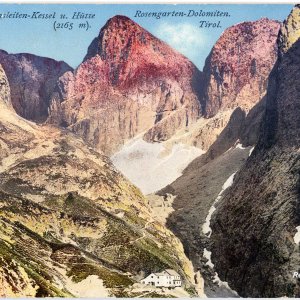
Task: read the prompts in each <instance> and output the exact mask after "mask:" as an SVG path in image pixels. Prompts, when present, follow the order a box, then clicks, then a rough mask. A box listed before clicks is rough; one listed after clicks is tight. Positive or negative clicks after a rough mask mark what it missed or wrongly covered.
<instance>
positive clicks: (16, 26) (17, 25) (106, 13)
mask: <svg viewBox="0 0 300 300" xmlns="http://www.w3.org/2000/svg"><path fill="white" fill-rule="evenodd" d="M291 9H292V5H291V4H289V5H281V4H280V5H279V4H278V5H275V4H273V5H271V4H264V5H258V4H252V5H239V4H232V5H228V4H219V5H212V4H207V5H204V4H199V5H195V4H191V5H170V4H165V5H162V4H153V5H149V4H144V5H136V4H124V5H120V4H119V5H117V4H102V5H96V4H91V5H88V4H83V5H78V4H77V5H72V4H61V5H57V4H51V5H50V4H34V5H33V4H21V5H20V4H0V14H3V13H6V12H11V13H13V12H20V13H29V14H31V13H32V12H36V11H39V12H42V13H52V12H54V11H56V12H57V14H61V13H66V14H68V16H69V19H68V21H72V20H70V18H71V17H72V15H73V12H77V11H80V12H84V13H95V14H96V18H95V19H93V20H89V22H90V25H91V29H90V30H88V31H85V30H83V29H79V28H78V23H79V22H78V21H76V22H74V23H75V24H74V25H75V27H74V29H73V30H71V31H69V30H61V31H59V30H57V31H54V30H53V21H54V20H51V21H49V20H47V21H46V20H31V19H30V20H28V19H18V20H16V19H0V26H1V27H0V28H1V30H0V49H3V50H6V51H8V52H10V53H20V52H27V53H33V54H36V55H41V56H47V57H51V58H54V59H57V60H64V61H66V62H67V63H69V64H70V65H71V66H72V67H76V66H77V65H78V64H79V63H80V62H81V61H82V59H83V57H84V56H85V54H86V51H87V47H88V46H89V44H90V43H91V41H92V40H93V38H94V37H95V36H97V35H98V33H99V31H100V29H101V27H102V26H103V25H104V24H105V23H106V21H107V20H108V19H109V18H111V17H112V16H114V15H117V14H118V15H126V16H128V17H129V18H131V19H133V20H134V21H136V22H137V23H139V24H140V25H141V26H142V27H144V28H146V29H147V30H148V31H150V32H151V33H152V34H154V35H156V36H157V37H159V38H161V39H162V40H164V41H166V42H167V43H169V44H170V45H171V46H172V47H174V48H176V49H177V50H178V51H180V52H183V54H185V55H186V56H187V57H188V58H189V59H190V60H192V61H193V62H194V63H195V64H196V65H197V66H198V67H199V68H200V69H201V70H202V68H203V64H204V62H205V59H206V57H207V55H208V54H209V52H210V50H211V48H212V46H213V45H214V43H215V42H216V41H217V39H218V38H219V36H220V35H221V33H222V32H223V31H224V30H225V29H226V28H227V27H229V26H231V25H234V24H236V23H240V22H243V21H254V20H257V19H259V18H261V17H268V18H269V19H276V20H279V21H283V20H284V19H285V18H286V16H287V15H288V14H289V12H290V11H291ZM137 10H141V11H146V12H159V11H184V12H188V11H189V10H195V11H200V10H203V11H215V10H219V11H227V12H228V13H229V14H230V17H227V18H221V19H220V18H212V17H211V18H207V17H206V18H202V17H166V18H161V19H154V18H137V17H135V14H136V11H137ZM219 19H220V20H221V25H222V28H214V29H208V28H199V21H201V20H205V21H211V22H213V21H217V20H219ZM56 21H59V20H58V19H56Z"/></svg>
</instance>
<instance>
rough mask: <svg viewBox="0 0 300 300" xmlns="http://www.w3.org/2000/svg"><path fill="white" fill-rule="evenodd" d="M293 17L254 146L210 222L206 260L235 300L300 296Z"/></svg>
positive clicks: (297, 46) (298, 51) (299, 66)
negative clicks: (230, 288) (234, 293)
mask: <svg viewBox="0 0 300 300" xmlns="http://www.w3.org/2000/svg"><path fill="white" fill-rule="evenodd" d="M298 12H299V6H296V7H295V8H294V10H293V11H292V12H291V14H290V16H289V17H288V19H287V21H286V22H284V24H283V25H282V27H281V30H280V34H279V38H278V42H279V44H278V46H279V57H278V60H277V63H276V65H275V67H274V69H273V71H272V73H271V75H270V79H269V82H270V83H269V87H268V91H267V96H266V98H267V99H266V111H265V115H264V119H263V125H262V129H261V134H260V138H259V141H258V144H257V146H256V147H255V149H254V151H253V153H252V155H251V156H250V157H249V159H248V160H247V162H246V164H245V165H244V167H243V168H242V169H241V171H239V172H238V173H237V174H236V175H235V180H234V182H233V185H232V187H231V188H230V189H229V190H228V192H227V193H226V195H225V196H224V198H223V199H222V201H221V202H220V205H219V207H218V208H217V212H216V213H215V215H214V216H213V220H212V236H211V238H212V240H213V243H212V249H213V251H212V252H213V256H212V261H213V262H214V264H215V266H216V268H217V270H218V271H219V274H220V276H221V278H223V279H224V280H226V281H228V282H229V284H231V286H233V287H234V288H235V289H236V290H237V291H238V293H239V294H240V295H241V296H249V295H251V296H252V297H299V296H300V285H299V279H297V277H295V276H294V274H295V272H296V273H299V265H300V254H299V253H300V252H299V228H300V227H299V225H300V221H299V168H300V165H299V157H300V156H299V147H300V138H299V124H300V123H299V112H300V105H299V99H300V92H299V71H300V59H299V57H300V41H299V38H300V35H299V30H298V26H297V24H298V22H299V13H298ZM293 30H294V31H293ZM296 36H297V38H296Z"/></svg>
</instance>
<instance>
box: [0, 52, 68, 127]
mask: <svg viewBox="0 0 300 300" xmlns="http://www.w3.org/2000/svg"><path fill="white" fill-rule="evenodd" d="M0 64H1V65H2V67H3V69H4V71H5V73H6V75H7V78H8V81H9V85H10V88H11V102H12V105H13V107H14V109H15V111H16V112H17V113H18V114H19V115H20V116H22V117H24V118H26V119H28V120H32V121H36V122H42V121H45V120H46V119H47V116H48V107H49V102H50V97H51V95H52V93H53V91H54V88H55V85H56V81H57V80H58V78H59V77H60V76H61V75H62V74H64V73H65V72H66V71H68V70H72V68H71V67H70V66H68V65H67V64H66V63H64V62H62V61H56V60H53V59H50V58H46V57H40V56H36V55H32V54H24V53H21V54H8V53H7V52H5V51H3V50H0Z"/></svg>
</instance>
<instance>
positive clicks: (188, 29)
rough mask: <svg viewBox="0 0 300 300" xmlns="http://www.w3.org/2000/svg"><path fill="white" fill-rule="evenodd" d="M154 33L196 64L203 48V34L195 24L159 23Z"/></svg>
mask: <svg viewBox="0 0 300 300" xmlns="http://www.w3.org/2000/svg"><path fill="white" fill-rule="evenodd" d="M155 35H156V36H157V37H159V38H160V39H162V40H163V41H165V42H166V43H168V44H169V45H170V46H171V47H173V48H174V49H176V50H177V51H179V52H180V53H182V54H183V55H185V56H186V57H188V58H189V59H190V60H191V61H193V62H194V63H195V64H197V60H198V59H199V54H200V52H201V50H203V48H205V44H206V43H205V40H206V38H205V35H204V33H203V31H201V30H200V28H198V27H197V25H193V24H190V23H178V24H171V23H168V22H164V23H161V24H160V25H159V26H158V27H157V29H156V30H155Z"/></svg>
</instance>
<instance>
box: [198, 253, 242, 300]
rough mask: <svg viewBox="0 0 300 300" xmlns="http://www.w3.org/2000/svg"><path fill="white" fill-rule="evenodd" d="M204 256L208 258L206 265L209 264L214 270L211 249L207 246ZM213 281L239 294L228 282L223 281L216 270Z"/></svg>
mask: <svg viewBox="0 0 300 300" xmlns="http://www.w3.org/2000/svg"><path fill="white" fill-rule="evenodd" d="M203 257H205V258H206V259H207V262H206V265H207V266H209V267H210V268H211V269H212V270H213V269H214V267H215V265H214V264H213V262H212V261H211V251H208V250H207V249H206V248H204V250H203ZM213 282H214V283H216V284H217V285H218V286H219V287H224V288H226V289H228V290H229V291H231V292H232V293H233V294H234V295H236V296H238V293H237V292H236V291H234V290H233V289H231V288H230V286H229V284H228V282H226V281H222V280H221V279H220V277H219V275H218V273H217V272H215V275H214V279H213Z"/></svg>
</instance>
